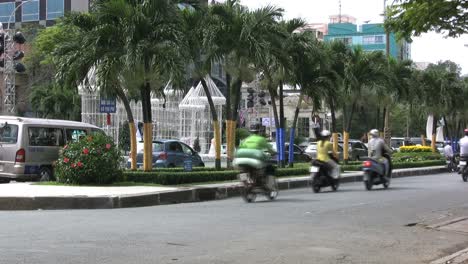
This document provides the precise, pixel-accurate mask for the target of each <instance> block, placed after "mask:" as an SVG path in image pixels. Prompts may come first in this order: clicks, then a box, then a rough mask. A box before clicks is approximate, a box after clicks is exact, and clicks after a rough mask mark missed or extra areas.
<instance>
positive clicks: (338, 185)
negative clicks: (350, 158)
mask: <svg viewBox="0 0 468 264" xmlns="http://www.w3.org/2000/svg"><path fill="white" fill-rule="evenodd" d="M338 187H340V183H339V182H338V181H335V183H333V184H332V186H331V188H332V190H333V191H334V192H336V191H337V190H338Z"/></svg>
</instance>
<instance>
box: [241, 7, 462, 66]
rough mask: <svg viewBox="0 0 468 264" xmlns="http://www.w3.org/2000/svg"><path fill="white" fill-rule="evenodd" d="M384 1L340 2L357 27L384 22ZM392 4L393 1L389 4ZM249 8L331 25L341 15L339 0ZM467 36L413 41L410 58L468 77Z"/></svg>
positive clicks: (431, 36)
mask: <svg viewBox="0 0 468 264" xmlns="http://www.w3.org/2000/svg"><path fill="white" fill-rule="evenodd" d="M383 2H384V1H383V0H341V10H342V14H346V15H351V16H353V17H355V18H356V19H357V23H358V24H363V23H364V21H366V22H367V21H370V23H381V22H382V21H383V16H382V15H381V14H382V13H383V9H384V3H383ZM388 2H390V1H388ZM241 3H242V4H243V5H245V6H247V7H249V8H250V9H256V8H259V7H262V6H266V5H268V4H270V5H274V6H278V7H281V8H283V9H284V10H285V18H286V19H291V18H295V17H300V18H303V19H305V20H306V21H307V22H309V23H328V17H329V16H330V15H336V14H338V13H339V0H241ZM465 44H467V45H468V35H465V36H462V37H460V38H444V36H443V35H442V34H437V33H435V32H430V33H427V34H423V35H421V36H420V37H416V38H414V39H413V43H412V44H411V59H412V60H413V61H415V62H430V63H437V62H438V61H441V60H451V61H454V62H455V63H457V64H459V65H460V67H461V68H462V73H463V74H468V47H465V46H464V45H465Z"/></svg>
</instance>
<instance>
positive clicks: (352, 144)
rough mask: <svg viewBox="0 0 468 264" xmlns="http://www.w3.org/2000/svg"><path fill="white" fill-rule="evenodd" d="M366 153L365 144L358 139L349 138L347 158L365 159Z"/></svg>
mask: <svg viewBox="0 0 468 264" xmlns="http://www.w3.org/2000/svg"><path fill="white" fill-rule="evenodd" d="M341 144H343V143H341ZM368 154H369V152H368V149H367V146H366V145H365V144H364V143H362V142H361V141H360V140H354V139H350V140H349V160H365V159H367V157H368Z"/></svg>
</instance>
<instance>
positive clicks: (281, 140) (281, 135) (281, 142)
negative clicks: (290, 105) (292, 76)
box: [278, 80, 285, 168]
mask: <svg viewBox="0 0 468 264" xmlns="http://www.w3.org/2000/svg"><path fill="white" fill-rule="evenodd" d="M278 96H279V104H280V105H279V107H280V109H279V111H280V112H279V117H280V120H279V121H280V129H279V136H278V139H279V149H278V152H279V160H280V167H281V168H284V165H285V164H284V163H285V161H284V153H285V151H284V128H285V124H284V121H285V120H284V100H283V99H284V98H283V81H282V80H281V81H280V87H279V95H278Z"/></svg>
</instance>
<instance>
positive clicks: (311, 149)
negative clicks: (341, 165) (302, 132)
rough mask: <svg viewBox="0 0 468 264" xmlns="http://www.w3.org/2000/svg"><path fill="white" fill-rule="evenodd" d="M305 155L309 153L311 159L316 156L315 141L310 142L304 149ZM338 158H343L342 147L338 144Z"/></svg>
mask: <svg viewBox="0 0 468 264" xmlns="http://www.w3.org/2000/svg"><path fill="white" fill-rule="evenodd" d="M304 152H305V153H306V154H307V155H309V156H310V157H311V158H312V159H316V158H317V142H312V143H310V144H309V146H308V147H307V148H306V149H305V151H304ZM338 158H339V159H340V160H342V159H343V147H342V146H341V145H339V144H338Z"/></svg>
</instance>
